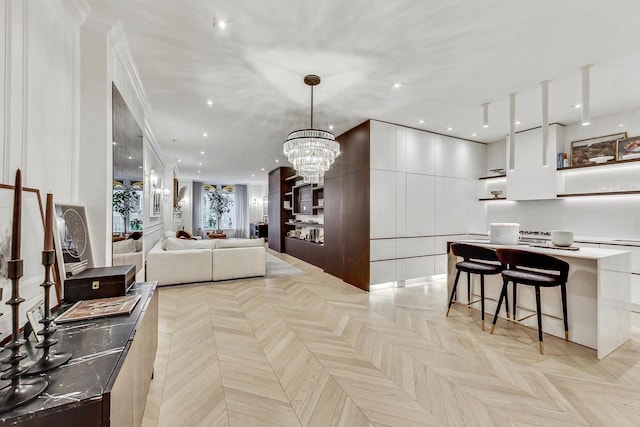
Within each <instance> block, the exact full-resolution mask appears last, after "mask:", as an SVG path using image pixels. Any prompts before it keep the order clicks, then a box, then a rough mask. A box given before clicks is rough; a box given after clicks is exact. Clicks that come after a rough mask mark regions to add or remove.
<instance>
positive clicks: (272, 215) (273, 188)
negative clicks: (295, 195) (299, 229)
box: [268, 167, 295, 252]
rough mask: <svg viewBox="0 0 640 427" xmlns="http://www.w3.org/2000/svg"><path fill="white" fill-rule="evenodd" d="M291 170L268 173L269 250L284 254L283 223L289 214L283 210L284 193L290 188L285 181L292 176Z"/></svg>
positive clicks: (284, 230)
mask: <svg viewBox="0 0 640 427" xmlns="http://www.w3.org/2000/svg"><path fill="white" fill-rule="evenodd" d="M294 173H295V171H294V170H293V168H289V167H280V168H276V169H274V170H272V171H271V172H269V206H268V212H269V248H271V249H273V250H274V251H277V252H284V236H285V234H286V226H285V225H284V223H285V221H286V220H287V219H289V214H288V212H287V211H285V210H284V198H285V196H284V193H285V192H287V191H288V188H290V187H291V185H290V184H289V183H287V182H286V181H285V179H286V178H288V177H290V176H292V175H294Z"/></svg>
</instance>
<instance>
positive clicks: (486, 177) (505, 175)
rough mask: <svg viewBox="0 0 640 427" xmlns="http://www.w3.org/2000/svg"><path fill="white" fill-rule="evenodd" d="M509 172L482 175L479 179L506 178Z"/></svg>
mask: <svg viewBox="0 0 640 427" xmlns="http://www.w3.org/2000/svg"><path fill="white" fill-rule="evenodd" d="M506 177H507V174H504V173H503V174H500V175H489V176H481V177H480V178H478V179H479V180H483V179H496V178H506Z"/></svg>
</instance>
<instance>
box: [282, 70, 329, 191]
mask: <svg viewBox="0 0 640 427" xmlns="http://www.w3.org/2000/svg"><path fill="white" fill-rule="evenodd" d="M304 83H305V84H306V85H308V86H311V126H310V127H309V129H301V130H297V131H293V132H291V133H290V134H289V137H288V138H287V140H286V141H285V142H284V144H283V146H282V152H283V153H284V155H285V156H287V159H288V160H289V162H290V163H291V164H292V165H293V167H294V169H295V170H296V172H297V173H298V174H299V175H300V176H302V178H303V180H304V182H305V183H314V184H316V183H318V182H319V181H320V177H322V176H323V175H324V173H325V172H326V171H327V170H329V167H330V166H331V165H332V164H333V162H334V161H335V159H336V157H338V156H339V155H340V144H338V143H337V142H336V138H335V136H334V135H333V134H332V133H331V132H327V131H324V130H319V129H314V128H313V87H314V86H316V85H318V84H320V77H318V76H316V75H313V74H310V75H307V76H305V77H304Z"/></svg>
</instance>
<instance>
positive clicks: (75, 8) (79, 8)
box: [65, 0, 91, 25]
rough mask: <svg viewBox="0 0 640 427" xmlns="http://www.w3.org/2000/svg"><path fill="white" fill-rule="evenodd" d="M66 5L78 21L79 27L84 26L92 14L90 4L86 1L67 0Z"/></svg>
mask: <svg viewBox="0 0 640 427" xmlns="http://www.w3.org/2000/svg"><path fill="white" fill-rule="evenodd" d="M65 3H66V5H67V7H68V8H69V10H71V14H72V15H73V17H74V18H75V19H76V22H77V23H78V25H82V24H84V21H85V20H86V19H87V17H88V16H89V14H90V13H91V8H90V7H89V3H87V1H86V0H65Z"/></svg>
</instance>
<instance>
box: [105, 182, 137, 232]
mask: <svg viewBox="0 0 640 427" xmlns="http://www.w3.org/2000/svg"><path fill="white" fill-rule="evenodd" d="M112 200H113V211H114V212H117V213H119V214H120V216H122V219H123V220H124V232H125V234H126V233H127V232H128V230H127V225H128V224H129V214H130V213H133V212H137V210H138V205H139V204H140V195H139V194H138V192H137V191H134V190H132V189H130V188H127V187H125V188H123V189H118V190H115V189H114V190H113V197H112Z"/></svg>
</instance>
